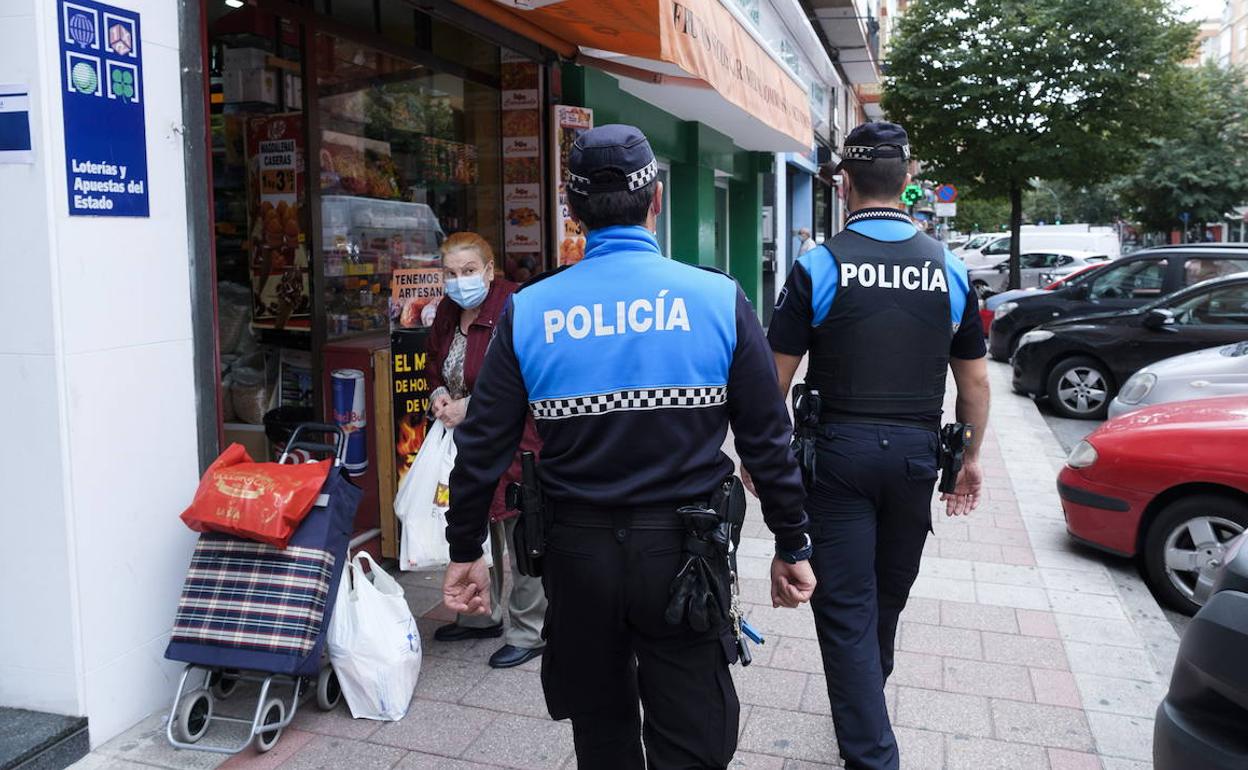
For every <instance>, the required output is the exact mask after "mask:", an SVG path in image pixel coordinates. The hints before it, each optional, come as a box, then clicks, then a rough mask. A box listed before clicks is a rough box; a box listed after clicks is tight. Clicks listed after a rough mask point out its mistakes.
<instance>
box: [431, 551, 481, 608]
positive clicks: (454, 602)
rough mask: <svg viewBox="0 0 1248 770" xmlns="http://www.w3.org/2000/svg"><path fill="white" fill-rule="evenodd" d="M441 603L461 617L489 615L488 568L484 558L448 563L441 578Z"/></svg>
mask: <svg viewBox="0 0 1248 770" xmlns="http://www.w3.org/2000/svg"><path fill="white" fill-rule="evenodd" d="M442 603H443V604H445V605H446V607H447V609H450V610H454V611H455V612H458V613H460V614H461V615H489V614H490V568H489V565H487V564H486V563H485V557H484V556H482V557H481V558H480V559H477V560H476V561H474V562H456V561H453V562H451V563H450V566H448V567H447V568H446V576H445V577H443V578H442Z"/></svg>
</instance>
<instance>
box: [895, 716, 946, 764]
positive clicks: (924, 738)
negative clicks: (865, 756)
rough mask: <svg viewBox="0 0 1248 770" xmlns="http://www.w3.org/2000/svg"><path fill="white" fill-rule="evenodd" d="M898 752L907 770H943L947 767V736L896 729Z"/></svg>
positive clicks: (930, 732)
mask: <svg viewBox="0 0 1248 770" xmlns="http://www.w3.org/2000/svg"><path fill="white" fill-rule="evenodd" d="M893 734H894V735H895V736H896V737H897V752H898V754H900V756H901V766H902V767H904V768H906V770H941V769H942V768H944V766H945V736H944V734H942V733H935V732H932V731H930V730H915V729H912V728H909V727H894V728H893Z"/></svg>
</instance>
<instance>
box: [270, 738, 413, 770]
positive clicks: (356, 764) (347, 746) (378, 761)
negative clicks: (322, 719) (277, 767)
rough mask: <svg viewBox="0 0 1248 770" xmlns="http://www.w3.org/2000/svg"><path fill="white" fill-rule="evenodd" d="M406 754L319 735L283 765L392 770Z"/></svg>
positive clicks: (308, 769) (286, 769) (303, 769)
mask: <svg viewBox="0 0 1248 770" xmlns="http://www.w3.org/2000/svg"><path fill="white" fill-rule="evenodd" d="M406 755H407V752H406V751H404V750H403V749H398V748H394V747H393V746H379V745H377V744H375V743H363V742H361V741H353V740H349V739H347V738H335V737H333V736H330V735H318V736H317V737H316V738H314V739H313V740H311V741H308V743H307V744H305V745H304V747H303V748H301V749H299V751H297V752H295V755H294V756H293V757H291V758H290V759H289V760H287V761H286V762H285V763H284V764H283V765H282V770H342V768H346V767H349V768H351V770H390V768H392V767H394V766H395V765H397V764H398V763H399V760H401V759H403V757H404V756H406Z"/></svg>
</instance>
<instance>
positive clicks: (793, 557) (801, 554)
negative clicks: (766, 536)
mask: <svg viewBox="0 0 1248 770" xmlns="http://www.w3.org/2000/svg"><path fill="white" fill-rule="evenodd" d="M802 537H804V538H806V544H805V545H803V546H802V547H801V548H798V549H797V550H796V551H786V550H784V549H782V548H780V547H778V546H777V548H776V558H777V559H779V560H780V561H783V562H787V563H789V564H797V563H798V562H799V561H806V560H807V559H809V558H810V555H811V554H812V553H814V551H815V548H814V544H813V543H811V542H810V535H809V534H803V535H802Z"/></svg>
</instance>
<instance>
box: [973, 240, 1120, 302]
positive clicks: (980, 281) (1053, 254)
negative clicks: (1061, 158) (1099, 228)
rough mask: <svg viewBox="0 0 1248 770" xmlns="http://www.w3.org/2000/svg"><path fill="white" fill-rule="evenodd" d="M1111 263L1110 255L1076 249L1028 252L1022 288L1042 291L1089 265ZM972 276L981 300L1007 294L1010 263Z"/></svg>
mask: <svg viewBox="0 0 1248 770" xmlns="http://www.w3.org/2000/svg"><path fill="white" fill-rule="evenodd" d="M1109 259H1110V258H1109V256H1108V255H1106V254H1098V253H1096V252H1094V251H1078V250H1075V249H1045V250H1043V251H1027V252H1024V253H1022V254H1020V255H1019V267H1020V269H1021V273H1022V284H1021V286H1020V287H1019V288H1022V289H1033V288H1039V287H1041V286H1045V285H1047V284H1050V283H1052V282H1053V281H1054V280H1056V279H1057V278H1060V277H1061V276H1063V275H1066V274H1068V273H1073V272H1075V271H1076V270H1082V269H1083V268H1085V267H1087V266H1088V265H1092V264H1096V263H1099V262H1108V261H1109ZM968 276H969V278H970V280H971V286H973V287H974V288H975V291H976V292H978V293H979V296H980V297H981V298H982V297H987V296H989V295H992V294H996V293H997V292H1000V291H1005V290H1006V289H1007V288H1008V287H1009V283H1010V261H1009V260H1008V259H1007V260H1004V261H1002V262H999V263H997V264H995V265H993V266H992V267H979V268H972V269H971V270H970V271H968Z"/></svg>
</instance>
